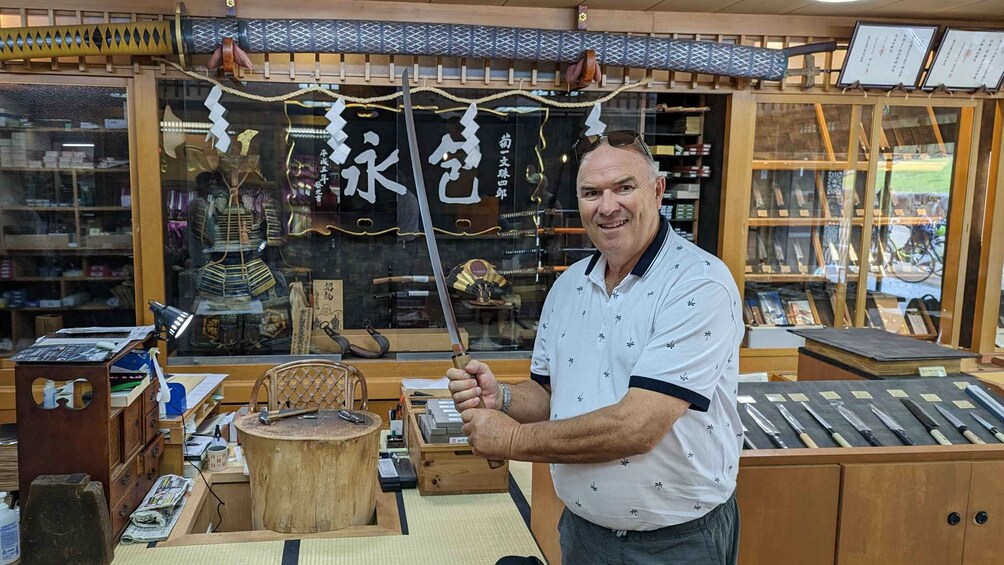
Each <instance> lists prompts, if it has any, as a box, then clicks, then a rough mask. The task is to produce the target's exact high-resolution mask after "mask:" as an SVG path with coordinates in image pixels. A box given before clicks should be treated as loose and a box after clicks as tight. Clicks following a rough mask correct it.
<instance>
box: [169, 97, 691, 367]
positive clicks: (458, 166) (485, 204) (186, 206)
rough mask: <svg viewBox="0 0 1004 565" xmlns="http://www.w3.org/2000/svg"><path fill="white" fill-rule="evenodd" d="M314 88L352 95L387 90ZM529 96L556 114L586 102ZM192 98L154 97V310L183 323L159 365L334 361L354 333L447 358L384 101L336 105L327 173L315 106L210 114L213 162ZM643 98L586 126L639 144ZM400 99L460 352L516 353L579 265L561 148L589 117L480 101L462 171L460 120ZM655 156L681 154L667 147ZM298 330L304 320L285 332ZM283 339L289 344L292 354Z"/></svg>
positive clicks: (200, 109)
mask: <svg viewBox="0 0 1004 565" xmlns="http://www.w3.org/2000/svg"><path fill="white" fill-rule="evenodd" d="M331 88H335V89H338V90H339V92H340V93H342V94H345V95H348V96H353V97H360V98H368V97H374V96H379V95H387V94H394V93H396V92H397V89H395V88H377V87H363V86H347V85H341V86H337V85H335V86H331ZM246 89H247V91H249V92H251V93H253V94H258V95H261V96H275V95H279V94H286V93H288V92H289V86H288V85H270V84H261V83H249V84H248V85H247V88H246ZM493 93H494V91H477V90H463V91H458V92H457V94H458V95H460V96H463V97H466V98H477V97H481V96H487V95H489V94H493ZM536 93H537V94H540V95H542V96H546V97H552V98H554V99H555V100H559V101H567V102H580V101H587V100H590V99H592V98H595V97H598V96H599V95H600V94H602V93H583V92H577V93H573V95H567V94H566V93H561V92H550V91H537V92H536ZM208 94H209V88H208V86H206V85H205V84H202V83H195V82H182V81H163V82H161V83H160V96H161V102H160V104H161V106H160V107H161V109H162V111H164V113H165V114H164V115H165V118H164V124H163V125H162V135H163V142H164V147H163V148H164V153H163V155H162V162H161V165H162V170H163V171H164V172H163V175H162V179H163V199H164V206H165V209H166V210H167V214H166V215H167V217H168V218H169V221H168V233H167V235H166V241H167V242H168V248H169V253H168V255H167V257H166V264H165V273H166V277H167V280H166V288H167V298H168V301H169V302H171V303H172V304H173V305H176V306H178V307H181V308H183V309H185V310H188V311H190V312H193V313H195V315H196V317H195V321H194V322H193V324H192V329H191V330H190V331H189V332H188V334H187V335H186V337H185V338H184V339H183V340H181V343H178V344H177V351H176V352H177V353H178V354H180V355H184V356H213V355H218V356H236V355H259V354H268V355H285V354H290V353H291V351H292V352H293V353H295V354H300V353H306V352H310V353H320V354H338V353H340V352H341V350H340V346H339V343H338V338H340V337H343V336H344V337H347V338H348V339H350V341H351V342H352V343H353V344H356V345H358V346H360V347H363V348H366V349H370V350H374V349H376V348H377V344H376V343H375V342H374V341H373V340H372V339H370V338H369V337H368V335H367V334H366V331H365V330H364V329H363V328H364V327H366V326H367V325H368V324H372V326H373V327H375V328H377V329H379V330H380V331H381V332H384V333H385V335H388V336H390V339H391V340H392V346H391V347H392V352H424V351H435V352H442V351H446V350H449V341H448V338H447V336H446V332H445V330H444V329H443V326H444V320H443V315H442V310H441V308H440V305H439V301H438V297H437V296H436V289H435V286H434V283H433V281H432V280H429V279H428V278H426V277H431V275H432V268H431V266H430V261H429V257H428V252H427V248H426V244H425V240H424V237H423V236H422V235H421V225H420V220H419V214H418V208H417V201H416V200H415V197H414V188H413V187H414V179H413V178H412V168H411V164H410V155H409V153H408V148H407V141H406V134H405V126H404V120H403V119H402V116H401V115H400V113H399V112H398V109H397V108H396V106H395V104H396V103H397V102H399V100H400V99H392V100H389V101H387V102H386V103H382V104H379V105H371V106H361V105H359V104H356V103H349V104H347V106H346V108H345V110H344V111H343V112H342V114H341V117H342V118H343V119H344V120H345V121H346V124H345V125H344V130H343V131H344V133H345V134H346V137H345V141H344V143H345V145H346V146H347V147H348V149H349V152H348V155H347V157H346V158H345V160H344V161H343V162H342V164H341V165H339V164H336V163H335V162H333V161H332V160H331V159H330V158H329V155H330V153H331V151H332V147H331V145H329V143H328V141H329V133H328V132H327V131H326V130H325V128H326V127H328V125H329V123H331V121H330V120H329V119H328V118H326V117H325V114H326V113H327V112H328V111H329V110H330V109H331V103H332V101H333V100H332V99H331V98H329V97H327V96H325V95H323V94H317V95H315V96H303V97H300V98H297V99H295V100H290V101H288V102H286V103H285V104H282V103H264V102H259V101H252V100H248V99H245V98H240V97H236V96H233V95H229V94H225V95H224V96H223V97H222V99H221V101H220V102H221V104H222V105H223V106H224V108H225V109H226V110H227V112H226V115H225V119H226V121H227V122H228V124H229V125H228V131H229V133H230V137H231V140H232V143H233V146H234V147H233V148H232V149H231V150H230V152H229V154H228V155H221V153H220V151H218V150H217V149H215V148H214V147H213V146H212V145H211V143H210V142H207V141H206V140H205V138H206V131H207V129H208V127H209V123H208V114H209V110H208V109H207V108H206V107H205V106H204V101H205V99H206V96H207V95H208ZM654 97H655V95H654V94H645V93H626V94H624V95H621V96H619V97H618V98H616V99H615V100H613V101H611V102H610V103H607V104H604V105H603V109H602V121H603V122H604V123H605V124H606V127H607V129H608V130H610V131H612V130H617V129H632V130H640V129H641V126H642V122H643V121H644V109H645V108H646V107H650V106H653V105H654V104H652V103H651V102H652V100H653V99H654ZM413 100H414V104H415V106H416V108H417V110H416V114H415V118H416V122H417V126H418V130H419V132H420V135H419V140H418V142H419V152H420V155H421V156H422V164H423V176H424V179H425V184H426V188H427V193H428V194H429V197H430V198H429V199H430V208H431V211H432V223H433V224H434V226H435V228H436V229H437V232H438V233H437V240H438V248H439V253H440V255H441V257H442V261H443V265H444V267H445V270H446V271H447V272H448V273H451V275H452V276H450V277H448V281H450V282H451V283H452V290H451V293H452V294H453V305H454V310H455V311H456V314H457V317H458V321H459V324H460V326H461V328H462V330H463V331H464V332H465V333H466V334H467V336H468V338H467V343H468V344H469V346H470V348H471V349H472V350H474V351H479V350H480V351H489V350H518V351H527V350H529V349H530V348H532V345H533V339H534V336H535V331H536V324H537V321H538V318H539V313H540V310H541V308H542V304H543V300H544V296H545V294H546V291H547V289H548V288H549V287H550V284H551V283H552V282H553V280H554V278H555V277H556V276H558V275H559V274H560V273H561V272H562V271H563V269H564V268H565V267H566V266H568V265H570V264H572V263H573V262H575V261H577V260H580V259H582V258H585V257H588V256H589V255H590V254H591V253H592V252H593V251H594V249H593V246H592V245H591V244H590V242H589V240H588V238H587V237H586V235H585V233H584V230H583V229H582V227H581V222H580V220H579V217H578V210H577V200H576V198H575V190H574V183H575V177H576V172H577V165H576V161H575V158H574V157H573V155H572V153H571V141H570V140H573V139H575V138H576V137H577V136H578V135H579V134H580V133H581V131H582V128H583V122H584V121H585V118H586V114H587V110H588V108H587V109H556V108H553V107H547V106H542V105H541V104H540V103H538V102H536V101H534V100H531V99H528V98H516V97H507V98H504V99H501V100H496V101H493V102H486V103H482V104H479V105H478V107H477V110H478V113H477V117H476V120H477V121H476V124H477V126H478V128H477V130H476V137H477V139H478V142H479V149H480V155H479V157H480V161H478V162H474V161H471V160H470V159H469V157H470V155H469V154H468V153H467V152H466V150H465V149H464V148H463V140H464V139H465V135H468V134H469V132H466V127H465V125H464V124H463V123H461V121H462V120H463V119H464V114H465V112H466V111H467V109H468V108H467V106H466V105H464V104H458V103H456V102H452V101H449V100H447V99H445V98H442V97H439V96H438V95H434V94H431V93H416V94H413ZM168 107H169V108H170V111H169V112H168ZM653 120H654V118H653ZM657 125H658V124H657ZM248 130H254V131H256V132H257V133H256V134H254V135H252V134H251V133H250V132H249V131H248ZM244 132H248V133H244ZM688 135H689V134H688ZM242 139H244V140H246V141H247V143H246V145H245V144H243V143H242V142H241V141H240V140H242ZM680 139H689V138H686V137H681V138H680ZM697 139H700V138H699V137H697ZM670 143H672V144H674V145H675V144H677V143H680V144H681V145H682V144H683V143H681V142H680V141H678V140H677V138H676V137H673V141H672V142H666V145H669V144H670ZM684 143H687V144H690V143H692V142H690V141H687V142H684ZM691 159H693V158H691ZM666 163H667V166H668V165H669V164H671V161H670V160H667V161H666ZM698 182H699V181H698ZM478 260H480V261H482V263H476V262H472V261H478ZM472 277H473V278H472ZM301 304H303V305H312V310H310V312H309V313H306V312H305V311H304V310H303V309H302V308H301V307H300V306H298V305H301ZM303 315H309V316H311V317H312V319H311V320H306V321H303V322H301V323H300V324H299V326H297V323H296V322H299V321H300V320H301V318H300V316H303ZM295 327H300V328H301V329H303V330H304V331H305V332H306V333H307V334H308V335H307V337H306V339H304V340H301V341H296V339H295V338H297V337H298V336H299V330H294V328H295ZM301 346H302V347H301Z"/></svg>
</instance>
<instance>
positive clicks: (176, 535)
mask: <svg viewBox="0 0 1004 565" xmlns="http://www.w3.org/2000/svg"><path fill="white" fill-rule="evenodd" d="M203 476H205V478H206V480H202V478H201V477H196V479H195V480H196V483H195V486H194V487H193V488H192V492H191V494H190V495H189V498H188V502H187V503H186V504H185V508H184V509H182V511H181V516H180V517H179V518H178V523H177V524H175V526H174V530H173V531H172V532H171V535H170V536H169V537H168V538H167V539H166V540H164V541H162V542H159V543H158V544H157V547H179V546H186V545H208V544H220V543H248V542H261V541H283V540H292V539H297V540H302V539H330V538H348V537H372V536H399V535H403V532H402V529H401V516H400V514H399V510H398V504H397V496H396V495H395V493H393V492H382V491H379V490H378V491H377V495H376V523H375V524H373V525H369V526H351V527H348V528H344V529H341V530H335V531H331V532H320V533H316V534H283V533H279V532H273V531H271V530H253V531H240V532H219V533H197V532H193V531H192V530H193V528H194V527H195V524H196V522H197V521H198V518H199V516H200V514H201V513H202V511H203V507H204V505H205V504H207V503H209V502H210V501H211V500H212V494H210V492H209V486H208V485H207V481H208V482H209V483H211V484H226V483H246V482H249V481H248V477H246V476H245V475H244V473H243V471H242V470H240V469H237V470H225V471H222V472H219V473H208V472H207V473H203Z"/></svg>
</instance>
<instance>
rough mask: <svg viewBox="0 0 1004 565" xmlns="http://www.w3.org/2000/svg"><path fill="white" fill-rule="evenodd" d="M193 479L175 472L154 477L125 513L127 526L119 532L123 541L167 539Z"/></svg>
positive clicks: (190, 488) (138, 541) (145, 541)
mask: <svg viewBox="0 0 1004 565" xmlns="http://www.w3.org/2000/svg"><path fill="white" fill-rule="evenodd" d="M193 484H194V483H193V482H192V480H191V479H186V478H185V477H179V476H178V475H164V476H162V477H160V478H159V479H157V482H156V483H154V485H153V487H152V488H151V489H150V492H148V493H147V494H146V496H145V497H144V498H143V503H142V504H140V505H139V508H137V509H136V511H135V512H133V513H132V516H130V517H129V526H127V527H126V529H125V532H123V533H122V542H123V543H147V542H151V541H161V540H165V539H167V537H168V536H169V535H171V530H172V529H174V524H175V523H176V522H177V521H178V517H179V516H181V511H182V509H183V508H184V507H185V501H186V500H188V493H189V492H190V491H191V490H192V485H193Z"/></svg>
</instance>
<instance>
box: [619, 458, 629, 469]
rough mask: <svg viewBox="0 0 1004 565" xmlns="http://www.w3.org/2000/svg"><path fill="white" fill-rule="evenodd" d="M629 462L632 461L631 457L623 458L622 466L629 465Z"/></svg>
mask: <svg viewBox="0 0 1004 565" xmlns="http://www.w3.org/2000/svg"><path fill="white" fill-rule="evenodd" d="M628 463H631V460H630V459H621V467H627V466H628Z"/></svg>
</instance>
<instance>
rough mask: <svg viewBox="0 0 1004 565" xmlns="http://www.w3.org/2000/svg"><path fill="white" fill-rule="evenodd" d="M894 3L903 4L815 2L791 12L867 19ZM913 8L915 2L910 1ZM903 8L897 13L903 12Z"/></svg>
mask: <svg viewBox="0 0 1004 565" xmlns="http://www.w3.org/2000/svg"><path fill="white" fill-rule="evenodd" d="M946 1H947V0H946ZM892 4H902V2H900V1H899V0H860V1H858V2H846V3H836V4H835V3H827V2H813V3H811V4H809V5H808V6H803V7H801V8H796V9H794V10H792V11H791V12H790V13H792V14H798V15H800V16H852V17H856V18H859V19H867V18H868V16H869V15H870V14H869V12H870V11H871V10H877V9H881V8H883V7H885V6H889V5H892ZM908 4H909V5H910V8H911V9H912V8H913V2H912V0H911V2H909V3H908ZM902 10H903V8H902V7H901V8H900V12H899V14H897V15H900V14H902Z"/></svg>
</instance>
